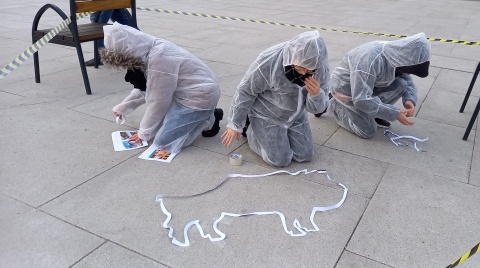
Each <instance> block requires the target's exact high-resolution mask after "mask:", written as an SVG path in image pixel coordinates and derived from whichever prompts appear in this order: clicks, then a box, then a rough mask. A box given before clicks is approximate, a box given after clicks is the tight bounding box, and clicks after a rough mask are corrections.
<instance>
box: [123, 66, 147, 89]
mask: <svg viewBox="0 0 480 268" xmlns="http://www.w3.org/2000/svg"><path fill="white" fill-rule="evenodd" d="M125 82H130V84H132V85H133V86H134V87H135V88H138V89H140V90H141V91H145V90H146V89H147V79H146V78H145V73H144V72H143V71H142V70H138V69H134V70H131V69H128V70H127V74H125Z"/></svg>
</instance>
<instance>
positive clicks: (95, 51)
mask: <svg viewBox="0 0 480 268" xmlns="http://www.w3.org/2000/svg"><path fill="white" fill-rule="evenodd" d="M93 61H94V62H95V65H94V67H95V69H98V40H93Z"/></svg>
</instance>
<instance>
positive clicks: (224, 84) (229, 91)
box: [217, 66, 248, 97]
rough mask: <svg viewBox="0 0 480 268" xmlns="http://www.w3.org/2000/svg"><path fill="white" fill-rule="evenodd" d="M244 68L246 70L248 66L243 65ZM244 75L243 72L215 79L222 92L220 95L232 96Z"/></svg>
mask: <svg viewBox="0 0 480 268" xmlns="http://www.w3.org/2000/svg"><path fill="white" fill-rule="evenodd" d="M244 68H245V72H246V70H247V69H248V66H244ZM244 75H245V73H242V74H236V75H230V76H223V77H219V78H218V79H217V81H218V85H219V86H220V91H221V92H222V95H224V96H230V97H233V96H234V95H235V92H236V91H237V87H238V85H240V82H241V81H242V79H243V76H244Z"/></svg>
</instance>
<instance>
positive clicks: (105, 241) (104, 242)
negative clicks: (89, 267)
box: [68, 240, 108, 268]
mask: <svg viewBox="0 0 480 268" xmlns="http://www.w3.org/2000/svg"><path fill="white" fill-rule="evenodd" d="M107 242H108V241H107V240H104V241H103V243H101V244H100V245H98V246H97V247H96V248H94V249H93V250H91V251H90V252H88V253H87V254H86V255H84V256H83V257H81V258H80V259H79V260H78V261H76V262H74V263H73V264H72V265H70V266H68V267H69V268H71V267H73V266H75V264H77V263H79V262H81V261H82V260H83V259H85V258H86V257H88V256H89V255H90V254H92V253H93V252H94V251H95V250H97V249H99V248H100V247H101V246H103V245H105V244H106V243H107Z"/></svg>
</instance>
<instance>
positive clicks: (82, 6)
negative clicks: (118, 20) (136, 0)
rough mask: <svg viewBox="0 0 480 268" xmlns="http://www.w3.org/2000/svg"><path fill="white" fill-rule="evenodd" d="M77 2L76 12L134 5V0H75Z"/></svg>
mask: <svg viewBox="0 0 480 268" xmlns="http://www.w3.org/2000/svg"><path fill="white" fill-rule="evenodd" d="M75 4H76V5H77V10H76V13H81V12H90V11H98V10H109V9H119V8H130V7H131V5H132V2H131V0H116V1H105V0H81V1H80V0H77V1H75Z"/></svg>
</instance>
